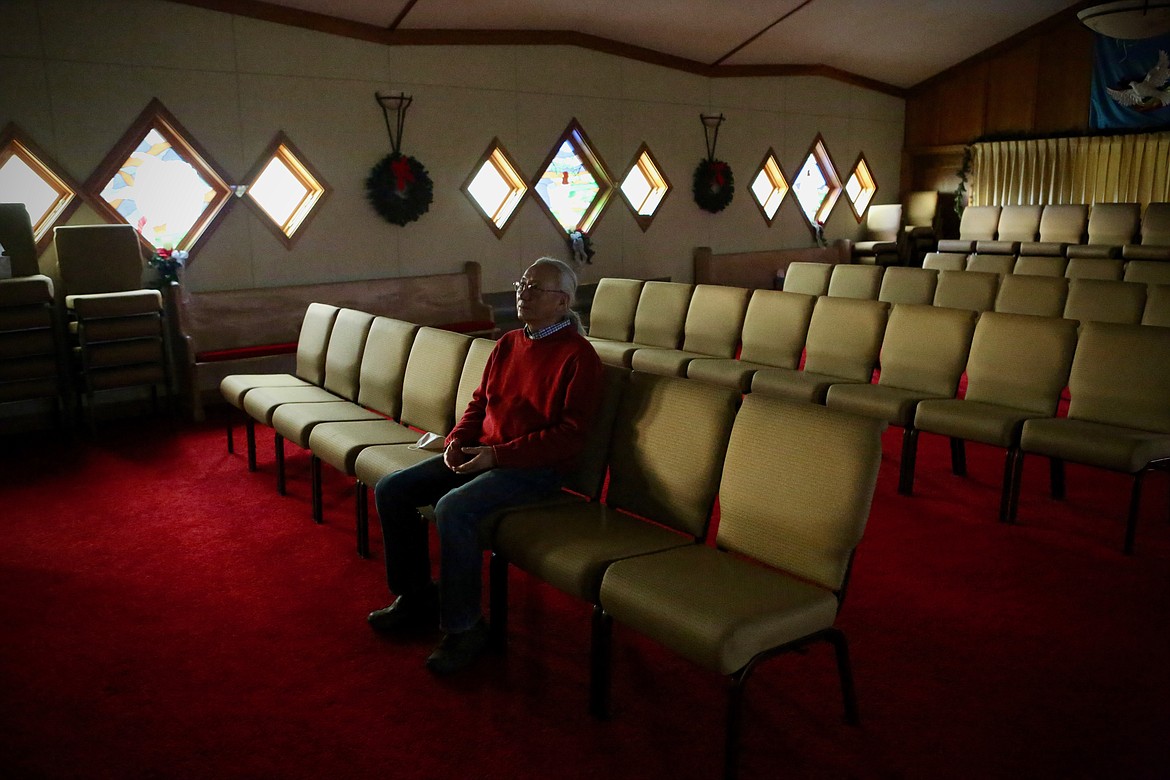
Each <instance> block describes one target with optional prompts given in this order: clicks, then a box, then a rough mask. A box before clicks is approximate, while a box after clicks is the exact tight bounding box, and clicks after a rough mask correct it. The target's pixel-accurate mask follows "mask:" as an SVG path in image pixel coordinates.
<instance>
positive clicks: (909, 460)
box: [825, 304, 978, 496]
mask: <svg viewBox="0 0 1170 780" xmlns="http://www.w3.org/2000/svg"><path fill="white" fill-rule="evenodd" d="M977 318H978V317H977V315H976V314H975V312H972V311H964V310H962V309H945V308H940V307H936V306H922V305H914V304H899V305H896V306H894V308H893V311H891V312H890V321H889V322H888V323H887V324H886V333H885V337H884V338H883V340H882V351H881V363H882V370H881V373H880V374H879V376H878V382H877V384H869V385H864V384H843V385H833V386H832V387H830V388H829V393H828V395H827V396H826V397H825V405H826V406H828V407H829V408H830V409H837V410H839V411H843V412H852V413H854V414H860V415H864V416H865V417H873V418H875V419H878V420H885V421H886V422H887V423H889V424H890V425H897V426H899V427H901V428H902V465H901V470H900V472H899V474H900V477H899V481H898V492H899V493H902V494H903V495H907V496H908V495H910V494H911V493H913V492H914V460H915V457H916V454H917V452H918V447H917V444H918V429H917V428H915V427H914V412H915V409H916V408H917V407H918V402H919V401H922V400H924V399H927V398H954V397H955V392H956V390H957V389H958V386H959V378H960V377H961V376H962V375H963V367H964V366H965V365H966V364H967V353H968V352H969V350H970V348H971V336H972V334H973V333H974V332H975V321H976V319H977Z"/></svg>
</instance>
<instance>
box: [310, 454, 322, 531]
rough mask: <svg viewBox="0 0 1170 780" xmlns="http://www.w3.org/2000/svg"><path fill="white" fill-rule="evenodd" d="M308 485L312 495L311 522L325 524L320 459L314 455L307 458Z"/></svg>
mask: <svg viewBox="0 0 1170 780" xmlns="http://www.w3.org/2000/svg"><path fill="white" fill-rule="evenodd" d="M309 483H310V485H311V490H312V495H313V501H312V504H313V522H314V523H318V524H320V523H323V522H325V511H324V509H323V508H322V506H321V504H322V500H321V459H320V458H318V457H317V456H316V455H310V456H309Z"/></svg>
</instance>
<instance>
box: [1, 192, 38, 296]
mask: <svg viewBox="0 0 1170 780" xmlns="http://www.w3.org/2000/svg"><path fill="white" fill-rule="evenodd" d="M0 246H2V247H4V254H6V255H8V257H9V259H10V260H11V262H12V276H13V277H14V278H15V277H20V276H36V275H38V274H40V272H41V269H40V265H39V264H38V263H37V254H38V253H37V240H36V236H35V234H34V233H33V228H32V220H31V219H30V218H29V216H28V209H27V208H25V205H24V204H23V203H0Z"/></svg>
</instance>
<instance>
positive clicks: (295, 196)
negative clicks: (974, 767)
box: [244, 133, 330, 248]
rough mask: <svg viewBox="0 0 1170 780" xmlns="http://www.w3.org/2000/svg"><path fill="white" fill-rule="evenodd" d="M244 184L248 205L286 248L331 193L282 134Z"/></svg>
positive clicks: (261, 158)
mask: <svg viewBox="0 0 1170 780" xmlns="http://www.w3.org/2000/svg"><path fill="white" fill-rule="evenodd" d="M244 181H245V182H246V187H245V190H244V194H245V195H246V199H247V202H248V204H249V205H250V206H253V207H254V208H255V210H256V211H257V212H259V213H260V214H261V215H262V218H263V221H264V224H266V225H268V226H269V227H270V228H271V229H272V231H273V233H274V234H275V235H276V237H277V238H279V239H280V240H281V241H282V242H284V245H285V246H286V247H289V248H291V247H292V245H293V243H294V242H295V241H296V239H297V238H298V237H299V236H300V235H302V234H301V233H300V232H299V231H300V229H301V228H302V227H303V226H304V224H305V222H306V221H307V220H308V218H309V217H310V216H311V215H312V214H314V213H316V209H317V207H318V206H320V205H321V201H322V200H324V198H325V196H326V195H328V194H329V191H330V189H329V185H328V184H326V183H325V182H324V180H323V179H322V178H321V176H320V174H318V173H317V172H316V171H314V170H313V169H312V168H310V167H309V164H308V162H307V161H306V160H305V156H304V155H303V154H301V153H300V152H299V151H298V150H297V148H296V147H295V146H293V144H292V142H291V141H289V139H288V138H287V137H286V136H285V135H284V133H278V134H277V136H276V138H274V139H273V140H272V143H270V144H269V145H268V148H267V149H266V150H265V151H264V154H263V155H261V157H260V161H259V163H258V164H257V166H256V168H255V169H253V171H252V172H251V173H249V174H248V176H247V178H245V179H244Z"/></svg>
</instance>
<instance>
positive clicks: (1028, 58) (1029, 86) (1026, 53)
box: [983, 44, 1040, 133]
mask: <svg viewBox="0 0 1170 780" xmlns="http://www.w3.org/2000/svg"><path fill="white" fill-rule="evenodd" d="M1039 60H1040V47H1039V46H1037V45H1035V44H1028V45H1024V46H1021V47H1020V48H1018V49H1016V50H1014V51H1011V52H1008V53H1006V54H1004V55H1003V56H1002V57H996V58H995V59H994V60H992V61H991V62H989V63H988V64H987V119H986V122H985V123H984V127H983V132H985V133H1010V132H1026V131H1030V130H1031V129H1032V128H1033V127H1035V122H1034V119H1035V106H1036V89H1037V85H1036V80H1037V74H1038V73H1039V71H1040V62H1039Z"/></svg>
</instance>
